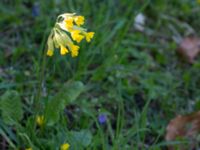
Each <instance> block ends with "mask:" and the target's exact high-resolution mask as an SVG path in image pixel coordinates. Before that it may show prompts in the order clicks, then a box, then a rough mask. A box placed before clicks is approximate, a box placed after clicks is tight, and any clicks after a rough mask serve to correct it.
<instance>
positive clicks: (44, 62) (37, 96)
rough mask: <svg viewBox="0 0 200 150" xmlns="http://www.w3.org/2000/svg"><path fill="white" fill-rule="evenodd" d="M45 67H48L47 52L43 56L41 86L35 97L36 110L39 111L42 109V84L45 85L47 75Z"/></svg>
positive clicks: (40, 73)
mask: <svg viewBox="0 0 200 150" xmlns="http://www.w3.org/2000/svg"><path fill="white" fill-rule="evenodd" d="M45 67H46V53H45V52H44V53H43V58H42V66H41V70H39V71H40V72H39V87H38V90H37V95H36V98H35V104H34V106H35V112H38V110H41V103H40V99H41V93H42V86H43V82H44V77H45Z"/></svg>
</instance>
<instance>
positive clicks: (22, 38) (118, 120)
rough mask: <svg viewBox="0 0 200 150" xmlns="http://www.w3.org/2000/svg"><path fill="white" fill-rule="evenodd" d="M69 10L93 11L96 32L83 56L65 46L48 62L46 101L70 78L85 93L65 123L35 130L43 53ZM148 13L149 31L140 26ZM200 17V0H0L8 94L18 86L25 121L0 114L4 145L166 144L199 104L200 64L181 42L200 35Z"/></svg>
mask: <svg viewBox="0 0 200 150" xmlns="http://www.w3.org/2000/svg"><path fill="white" fill-rule="evenodd" d="M65 12H76V13H77V14H80V15H83V16H85V18H86V25H85V26H86V27H87V28H88V29H89V31H94V32H95V37H94V39H93V40H92V42H91V43H89V44H87V43H86V42H82V43H81V45H80V47H81V49H80V55H79V56H78V57H76V58H71V57H70V56H59V52H58V51H57V54H56V55H54V56H53V57H50V58H47V66H46V69H45V72H46V76H45V82H44V86H43V93H42V94H43V99H44V100H43V103H45V101H48V100H49V99H50V98H51V97H53V96H54V95H56V94H57V93H58V92H60V91H62V90H63V92H65V93H67V92H68V90H69V89H63V83H74V82H76V81H79V82H78V84H81V86H83V87H82V88H83V90H82V91H81V92H80V95H79V94H78V95H79V96H77V98H75V100H72V101H69V102H68V103H67V105H66V107H65V109H64V111H62V112H61V118H60V120H59V122H57V123H56V124H55V125H54V126H51V127H48V128H47V129H45V130H44V132H45V133H41V134H40V133H37V134H33V133H34V132H31V129H30V130H29V125H28V124H29V122H28V121H27V118H28V117H29V116H30V114H32V113H33V109H32V104H33V99H34V97H35V93H36V90H37V84H38V79H37V77H38V73H39V71H40V63H41V55H42V53H43V51H44V50H45V45H46V40H47V37H48V34H49V32H50V30H51V28H52V27H53V25H54V23H55V20H56V17H57V16H58V15H59V14H61V13H65ZM140 13H142V14H143V15H144V16H145V23H144V26H143V27H144V30H142V31H137V29H136V28H135V27H134V22H135V17H136V16H137V15H138V14H140ZM199 20H200V4H198V3H197V1H195V0H176V1H172V0H162V1H161V0H132V1H131V0H41V1H39V0H1V1H0V94H1V95H3V96H2V97H4V98H5V94H4V93H5V92H8V91H10V90H15V91H17V92H18V94H19V96H20V99H21V100H22V103H23V106H22V107H23V111H24V113H23V116H24V117H23V119H22V120H21V122H20V123H19V124H20V127H16V126H10V125H7V124H6V122H5V121H4V119H3V117H2V116H1V118H0V134H1V136H0V143H1V146H0V147H2V148H1V149H2V150H4V149H6V148H7V149H13V146H11V145H12V144H13V145H15V148H17V149H24V148H26V147H28V146H31V147H33V149H44V150H51V149H52V150H55V149H59V145H60V144H61V143H62V142H64V141H68V143H70V145H71V146H70V150H73V149H74V150H81V149H86V150H90V149H92V150H101V149H102V150H112V149H113V150H133V149H135V150H137V149H153V150H154V149H155V150H159V149H166V145H167V143H166V142H165V139H164V136H165V129H166V126H167V124H168V122H169V121H170V120H171V119H172V118H174V117H175V116H176V115H177V114H186V113H190V112H194V111H197V110H199V108H200V101H199V100H200V92H199V88H200V80H199V79H200V74H199V69H200V61H199V59H198V58H197V60H196V61H195V63H193V64H188V63H187V62H185V61H183V60H182V59H181V58H180V56H179V55H177V52H176V49H177V46H178V43H177V40H176V39H181V38H183V37H185V36H188V35H191V34H193V35H196V36H198V35H199V33H200V32H199V30H200V24H199ZM75 97H76V96H75ZM11 98H12V97H11ZM2 99H3V98H2ZM14 101H15V99H13V103H14ZM58 103H59V101H58ZM12 109H15V105H14V106H13V108H12ZM54 110H55V111H56V107H55V109H54ZM1 111H3V110H1ZM1 111H0V114H1ZM102 115H104V117H105V120H106V121H105V122H104V121H103V123H101V121H100V120H99V118H100V117H102ZM15 128H18V130H15ZM9 141H10V142H9ZM11 143H12V144H11ZM10 144H11V145H10ZM8 145H9V146H8ZM8 147H9V148H8ZM3 148H4V149H3Z"/></svg>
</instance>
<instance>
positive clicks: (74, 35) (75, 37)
mask: <svg viewBox="0 0 200 150" xmlns="http://www.w3.org/2000/svg"><path fill="white" fill-rule="evenodd" d="M71 36H72V39H73V40H74V41H76V42H78V43H80V42H81V41H82V40H83V38H84V36H83V35H80V31H79V30H73V31H72V32H71Z"/></svg>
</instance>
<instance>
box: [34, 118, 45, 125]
mask: <svg viewBox="0 0 200 150" xmlns="http://www.w3.org/2000/svg"><path fill="white" fill-rule="evenodd" d="M36 122H37V124H38V125H39V126H42V125H43V124H44V116H37V117H36Z"/></svg>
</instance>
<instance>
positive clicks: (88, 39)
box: [85, 32, 94, 42]
mask: <svg viewBox="0 0 200 150" xmlns="http://www.w3.org/2000/svg"><path fill="white" fill-rule="evenodd" d="M85 37H86V41H87V42H90V41H91V39H92V38H93V37H94V32H88V33H86V35H85Z"/></svg>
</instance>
